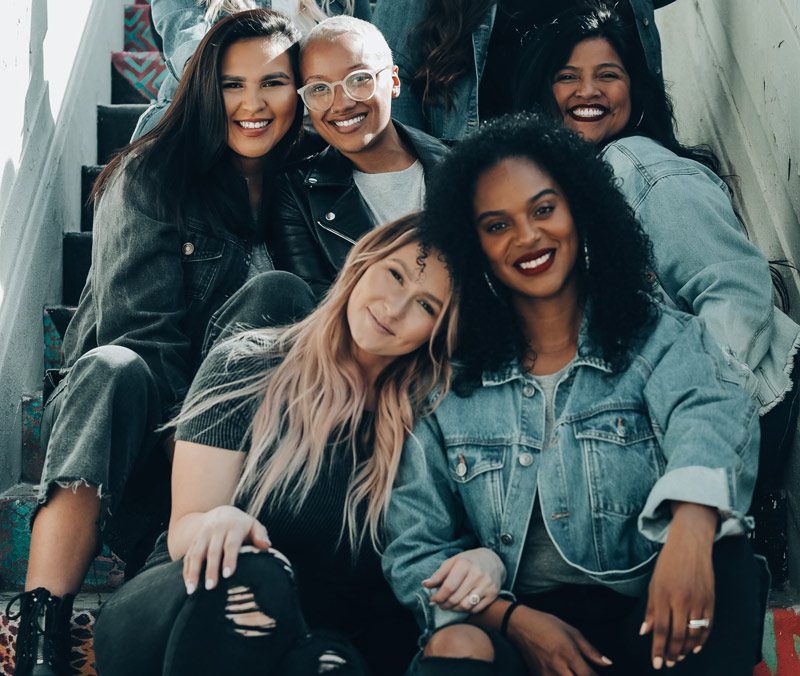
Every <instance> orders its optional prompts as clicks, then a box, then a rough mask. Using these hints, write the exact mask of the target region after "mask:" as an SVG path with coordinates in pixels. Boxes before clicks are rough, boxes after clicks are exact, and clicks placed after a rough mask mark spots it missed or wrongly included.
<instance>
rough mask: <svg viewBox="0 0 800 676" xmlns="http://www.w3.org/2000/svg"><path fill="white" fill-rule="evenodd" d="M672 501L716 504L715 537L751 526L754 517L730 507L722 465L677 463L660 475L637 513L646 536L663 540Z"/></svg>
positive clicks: (739, 531)
mask: <svg viewBox="0 0 800 676" xmlns="http://www.w3.org/2000/svg"><path fill="white" fill-rule="evenodd" d="M673 501H674V502H693V503H695V504H698V505H706V506H708V507H713V508H715V509H716V510H717V512H718V513H719V518H720V520H719V523H718V524H717V534H716V536H715V538H714V540H715V541H716V540H719V539H720V538H723V537H727V536H729V535H742V534H744V533H747V532H748V531H750V530H752V529H753V525H754V523H753V518H752V517H749V516H746V515H744V514H742V513H741V512H738V511H736V510H735V509H734V508H733V505H732V504H731V498H730V490H729V488H728V476H727V472H726V470H724V469H722V468H711V467H702V466H693V467H680V468H678V469H674V470H672V471H670V472H667V473H666V474H665V475H664V476H662V477H661V478H660V479H659V480H658V481H657V482H656V484H655V486H653V489H652V490H651V491H650V495H649V496H648V498H647V502H646V503H645V505H644V509H643V510H642V513H641V514H640V515H639V532H640V533H641V534H642V535H644V536H645V537H646V538H647V539H649V540H653V541H654V542H661V543H664V542H666V540H667V535H668V533H669V524H670V522H671V521H672V510H671V508H670V503H671V502H673Z"/></svg>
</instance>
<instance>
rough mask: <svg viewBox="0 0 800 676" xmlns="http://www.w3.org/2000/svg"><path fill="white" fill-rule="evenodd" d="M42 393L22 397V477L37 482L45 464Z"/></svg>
mask: <svg viewBox="0 0 800 676" xmlns="http://www.w3.org/2000/svg"><path fill="white" fill-rule="evenodd" d="M42 412H43V406H42V394H41V392H36V393H34V394H26V395H24V396H23V397H22V478H23V479H24V480H25V481H31V482H37V481H39V477H40V476H41V475H42V467H43V466H44V449H43V448H42V445H41V428H42Z"/></svg>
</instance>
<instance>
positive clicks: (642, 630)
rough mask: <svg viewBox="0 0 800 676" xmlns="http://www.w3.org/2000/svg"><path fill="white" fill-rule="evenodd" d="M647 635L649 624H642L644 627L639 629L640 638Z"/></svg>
mask: <svg viewBox="0 0 800 676" xmlns="http://www.w3.org/2000/svg"><path fill="white" fill-rule="evenodd" d="M646 633H647V622H642V626H641V627H639V636H644V635H645V634H646Z"/></svg>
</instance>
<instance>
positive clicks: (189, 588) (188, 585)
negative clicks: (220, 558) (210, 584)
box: [186, 582, 197, 596]
mask: <svg viewBox="0 0 800 676" xmlns="http://www.w3.org/2000/svg"><path fill="white" fill-rule="evenodd" d="M196 589H197V585H196V584H194V583H192V582H187V583H186V593H187V594H189V596H191V595H192V594H194V592H195V590H196Z"/></svg>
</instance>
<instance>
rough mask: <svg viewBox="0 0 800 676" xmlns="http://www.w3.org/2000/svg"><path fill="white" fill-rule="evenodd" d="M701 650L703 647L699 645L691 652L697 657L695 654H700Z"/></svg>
mask: <svg viewBox="0 0 800 676" xmlns="http://www.w3.org/2000/svg"><path fill="white" fill-rule="evenodd" d="M702 649H703V646H701V645H696V646H695V647H694V648H693V650H692V652H693V653H694V654H695V655H697V653H699V652H700V651H701V650H702Z"/></svg>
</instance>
